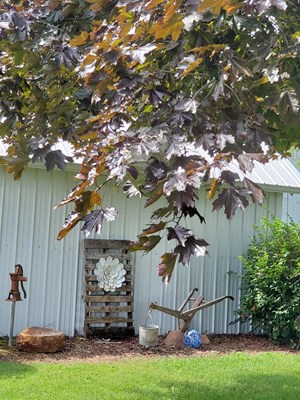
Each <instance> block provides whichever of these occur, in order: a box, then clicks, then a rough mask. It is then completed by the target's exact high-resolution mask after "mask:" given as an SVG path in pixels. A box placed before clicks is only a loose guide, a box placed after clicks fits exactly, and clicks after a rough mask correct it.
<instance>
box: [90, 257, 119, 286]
mask: <svg viewBox="0 0 300 400" xmlns="http://www.w3.org/2000/svg"><path fill="white" fill-rule="evenodd" d="M94 274H95V275H96V277H97V280H98V285H99V287H100V288H101V289H104V290H105V291H106V292H114V291H115V290H116V288H119V287H121V286H122V283H123V282H124V281H125V275H126V271H125V269H124V266H123V264H121V263H120V261H119V260H118V259H117V258H112V257H110V256H109V257H107V258H100V260H99V261H98V263H97V264H96V268H95V270H94Z"/></svg>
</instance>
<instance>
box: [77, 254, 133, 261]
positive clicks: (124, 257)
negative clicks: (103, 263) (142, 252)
mask: <svg viewBox="0 0 300 400" xmlns="http://www.w3.org/2000/svg"><path fill="white" fill-rule="evenodd" d="M84 257H85V259H86V260H99V259H100V258H107V257H111V258H117V259H118V260H120V261H121V262H124V261H131V259H132V256H131V254H119V253H111V252H105V253H101V252H98V251H93V252H88V251H86V252H84Z"/></svg>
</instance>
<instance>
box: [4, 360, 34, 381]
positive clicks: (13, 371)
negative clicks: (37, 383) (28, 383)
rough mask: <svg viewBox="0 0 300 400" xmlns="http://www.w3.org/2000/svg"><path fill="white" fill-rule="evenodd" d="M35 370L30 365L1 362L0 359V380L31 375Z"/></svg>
mask: <svg viewBox="0 0 300 400" xmlns="http://www.w3.org/2000/svg"><path fill="white" fill-rule="evenodd" d="M35 370H36V369H35V367H33V366H32V365H28V364H19V363H15V362H7V361H1V359H0V380H1V379H8V378H11V377H13V376H14V377H18V376H22V377H24V376H25V375H28V374H33V373H34V372H35ZM0 386H1V384H0Z"/></svg>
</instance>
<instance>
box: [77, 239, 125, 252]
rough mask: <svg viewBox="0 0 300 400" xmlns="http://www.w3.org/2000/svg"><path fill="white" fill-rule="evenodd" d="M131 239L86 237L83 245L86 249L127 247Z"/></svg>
mask: <svg viewBox="0 0 300 400" xmlns="http://www.w3.org/2000/svg"><path fill="white" fill-rule="evenodd" d="M130 243H131V242H130V240H105V239H84V240H83V246H84V247H85V248H86V249H93V248H100V249H125V250H126V249H127V248H128V246H129V245H130Z"/></svg>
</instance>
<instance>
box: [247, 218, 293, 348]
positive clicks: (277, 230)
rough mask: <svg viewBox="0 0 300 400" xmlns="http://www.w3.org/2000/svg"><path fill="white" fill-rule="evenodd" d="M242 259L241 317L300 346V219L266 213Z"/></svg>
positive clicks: (280, 340)
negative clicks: (285, 219)
mask: <svg viewBox="0 0 300 400" xmlns="http://www.w3.org/2000/svg"><path fill="white" fill-rule="evenodd" d="M242 261H243V264H244V272H243V278H242V297H241V305H240V310H239V312H240V316H241V318H242V319H247V320H249V319H250V320H251V322H252V326H253V329H256V328H258V327H260V328H261V329H263V331H264V332H266V333H268V334H269V336H270V338H271V339H272V340H274V341H277V342H289V344H290V345H292V346H293V347H300V307H299V305H300V223H298V224H296V223H294V222H293V221H289V223H286V222H284V221H282V220H281V219H278V218H275V217H272V218H271V219H268V218H267V217H264V218H263V219H262V220H261V223H260V225H259V226H255V235H254V236H253V237H252V239H251V243H250V246H249V248H248V250H247V252H246V254H245V256H244V257H242Z"/></svg>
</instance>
